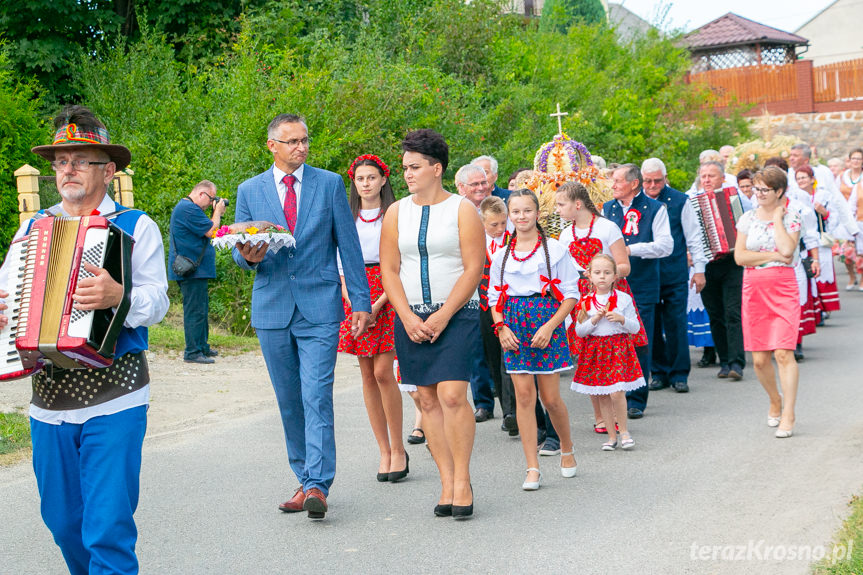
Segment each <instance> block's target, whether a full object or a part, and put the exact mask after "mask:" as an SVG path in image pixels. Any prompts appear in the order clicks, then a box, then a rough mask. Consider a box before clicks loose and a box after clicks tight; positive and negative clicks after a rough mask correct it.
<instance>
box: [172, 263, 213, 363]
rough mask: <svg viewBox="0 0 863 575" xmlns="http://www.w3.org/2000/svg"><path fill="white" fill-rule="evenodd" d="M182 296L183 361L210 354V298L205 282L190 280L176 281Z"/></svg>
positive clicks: (196, 279) (202, 280)
mask: <svg viewBox="0 0 863 575" xmlns="http://www.w3.org/2000/svg"><path fill="white" fill-rule="evenodd" d="M177 285H178V286H180V293H181V294H182V295H183V335H184V336H185V339H186V349H185V351H184V352H183V359H189V358H192V357H195V356H199V355H207V354H208V353H210V344H209V343H207V339H209V337H210V318H209V314H210V296H209V294H208V293H207V280H206V279H199V278H192V279H187V280H178V281H177Z"/></svg>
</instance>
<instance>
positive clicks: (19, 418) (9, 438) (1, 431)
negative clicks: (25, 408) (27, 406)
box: [0, 411, 32, 466]
mask: <svg viewBox="0 0 863 575" xmlns="http://www.w3.org/2000/svg"><path fill="white" fill-rule="evenodd" d="M31 453H32V448H31V444H30V418H29V417H28V416H27V414H26V413H23V412H20V411H12V412H0V466H7V465H14V464H15V463H18V462H19V461H22V460H24V459H27V458H29V457H30V455H31Z"/></svg>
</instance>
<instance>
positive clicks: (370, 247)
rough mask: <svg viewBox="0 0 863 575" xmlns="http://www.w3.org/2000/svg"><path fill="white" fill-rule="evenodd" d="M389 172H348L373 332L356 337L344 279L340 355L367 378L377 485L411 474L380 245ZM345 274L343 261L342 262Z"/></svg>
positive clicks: (362, 162) (355, 167) (369, 162)
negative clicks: (348, 358)
mask: <svg viewBox="0 0 863 575" xmlns="http://www.w3.org/2000/svg"><path fill="white" fill-rule="evenodd" d="M389 173H390V171H389V168H388V167H387V165H386V164H385V163H384V162H383V161H382V160H381V159H380V158H378V157H377V156H374V155H371V154H367V155H363V156H359V157H358V158H357V159H356V160H354V163H353V164H351V167H350V168H349V169H348V176H349V177H350V178H351V191H350V205H351V211H352V212H353V214H354V219H355V222H356V226H357V234H358V235H359V237H360V246H361V247H362V250H363V259H364V260H365V262H366V277H368V280H369V289H370V290H371V295H372V316H371V327H370V328H369V330H368V331H367V332H366V333H365V334H364V335H362V336H360V337H359V338H355V337H353V336H352V335H351V300H350V299H349V298H348V292H347V289H346V287H345V278H344V276H342V299H343V300H344V306H345V321H344V322H342V325H341V329H340V330H339V347H338V350H339V351H340V352H344V353H349V354H351V355H355V356H357V361H358V362H359V364H360V373H361V374H362V378H363V399H364V400H365V404H366V411H367V412H368V414H369V422H370V423H371V426H372V432H373V433H374V434H375V439H376V440H377V442H378V448H379V449H380V452H381V457H380V464H379V465H378V473H377V480H378V481H381V482H383V481H398V480H399V479H402V478H404V477H405V476H406V475H407V473H408V465H407V454H406V453H405V447H404V443H402V398H401V394H400V392H399V388H398V384H397V383H396V378H395V375H394V373H393V360H394V359H395V354H396V352H395V344H394V342H393V320H394V316H395V312H394V311H393V308H392V306H391V305H390V304H389V302H388V300H387V296H386V294H385V293H384V290H383V286H382V285H381V267H380V256H379V246H380V238H381V224H382V222H383V219H384V213H385V212H386V211H387V208H388V207H389V206H390V205H391V204H392V203H393V202H395V195H394V194H393V189H392V186H390V182H389ZM339 271H341V261H339Z"/></svg>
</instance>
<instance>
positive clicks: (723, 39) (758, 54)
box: [680, 12, 809, 73]
mask: <svg viewBox="0 0 863 575" xmlns="http://www.w3.org/2000/svg"><path fill="white" fill-rule="evenodd" d="M808 42H809V41H808V40H807V39H806V38H803V37H801V36H798V35H796V34H791V33H790V32H784V31H782V30H778V29H776V28H771V27H770V26H765V25H764V24H759V23H758V22H754V21H752V20H749V19H747V18H743V17H742V16H738V15H737V14H733V13H731V12H729V13H728V14H726V15H725V16H720V17H719V18H717V19H716V20H713V21H712V22H708V23H707V24H705V25H704V26H702V27H700V28H697V29H696V30H693V31H692V32H690V33H689V34H687V35H686V36H684V37H683V39H682V40H681V42H680V45H681V46H683V47H685V48H688V49H689V51H690V53H691V54H692V72H693V73H698V72H706V71H708V70H722V69H726V68H740V67H745V66H760V65H782V64H790V63H792V62H794V61H795V60H797V47H798V46H805V45H807V44H808Z"/></svg>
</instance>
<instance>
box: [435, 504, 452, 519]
mask: <svg viewBox="0 0 863 575" xmlns="http://www.w3.org/2000/svg"><path fill="white" fill-rule="evenodd" d="M434 514H435V517H452V503H447V504H445V505H441V504H437V505H435V506H434Z"/></svg>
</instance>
